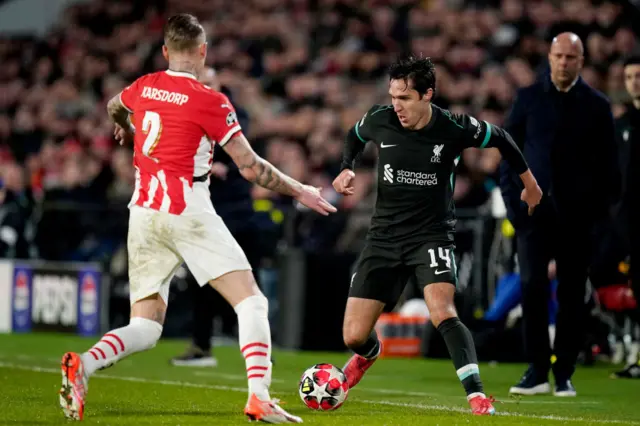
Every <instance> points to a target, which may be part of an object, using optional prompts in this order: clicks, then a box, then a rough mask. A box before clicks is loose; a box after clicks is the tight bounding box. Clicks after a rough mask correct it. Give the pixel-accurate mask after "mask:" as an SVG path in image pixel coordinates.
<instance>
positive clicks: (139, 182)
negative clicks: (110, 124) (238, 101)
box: [120, 70, 242, 215]
mask: <svg viewBox="0 0 640 426" xmlns="http://www.w3.org/2000/svg"><path fill="white" fill-rule="evenodd" d="M120 100H121V102H122V105H124V107H125V108H127V109H128V110H129V112H130V113H131V122H132V123H133V125H134V126H135V129H136V132H135V138H134V154H133V156H134V158H133V164H134V166H135V168H136V183H135V190H134V193H133V197H132V199H131V202H130V203H129V206H133V205H137V206H141V207H146V208H150V209H153V210H158V211H162V212H167V213H171V214H176V215H180V214H183V212H185V210H188V212H193V213H198V210H203V209H207V210H209V209H210V205H211V201H210V199H209V198H208V194H209V191H208V188H207V190H206V191H195V190H194V185H193V177H194V176H202V175H206V174H208V173H209V171H210V169H211V164H212V162H213V144H214V143H217V144H219V145H220V146H223V145H224V144H226V143H227V142H228V141H229V139H231V137H233V136H234V135H236V134H237V133H239V132H241V131H242V130H241V128H240V124H239V123H238V119H237V117H236V112H235V109H234V108H233V105H231V102H229V99H228V98H227V97H226V96H225V95H224V94H222V93H220V92H216V91H215V90H213V89H211V88H209V87H207V86H205V85H204V84H202V83H200V82H199V81H198V80H197V79H196V77H195V76H193V75H192V74H189V73H184V72H175V71H170V70H168V71H162V72H156V73H152V74H147V75H144V76H142V77H140V78H139V79H137V80H136V81H134V82H133V83H132V84H131V85H130V86H128V87H127V88H125V89H124V90H123V91H122V93H121V96H120ZM203 197H206V198H207V199H206V200H204V199H203Z"/></svg>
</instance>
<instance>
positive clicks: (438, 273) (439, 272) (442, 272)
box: [436, 269, 451, 275]
mask: <svg viewBox="0 0 640 426" xmlns="http://www.w3.org/2000/svg"><path fill="white" fill-rule="evenodd" d="M450 270H451V269H446V270H444V271H436V275H440V274H444V273H445V272H449V271H450Z"/></svg>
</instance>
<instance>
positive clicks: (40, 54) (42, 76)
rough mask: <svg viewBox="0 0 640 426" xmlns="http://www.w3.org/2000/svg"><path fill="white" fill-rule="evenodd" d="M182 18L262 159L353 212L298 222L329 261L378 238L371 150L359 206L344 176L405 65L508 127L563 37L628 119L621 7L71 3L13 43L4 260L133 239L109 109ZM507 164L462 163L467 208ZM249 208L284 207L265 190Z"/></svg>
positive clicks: (361, 174)
mask: <svg viewBox="0 0 640 426" xmlns="http://www.w3.org/2000/svg"><path fill="white" fill-rule="evenodd" d="M175 12H190V13H193V14H195V15H197V16H198V18H199V19H200V20H201V21H202V22H203V23H204V26H205V29H206V31H207V33H208V36H209V55H208V58H207V62H208V65H210V66H212V67H213V68H214V69H215V70H216V77H217V80H218V82H219V84H220V85H221V87H222V88H223V90H224V91H226V92H227V93H229V95H230V96H231V98H232V101H233V103H234V104H235V105H236V106H237V108H238V109H239V110H242V113H243V114H244V115H245V117H247V123H248V125H247V126H246V131H245V133H246V134H247V137H248V138H249V140H250V141H252V143H253V144H254V147H255V149H256V150H257V151H258V152H259V153H260V154H262V155H263V156H265V157H266V158H267V159H268V160H269V161H271V162H272V163H274V164H275V165H276V166H278V167H279V168H281V170H283V171H284V172H285V173H288V174H290V175H292V176H294V177H295V178H297V179H299V180H302V181H304V182H307V183H310V184H313V185H315V186H322V187H323V188H326V196H327V197H328V198H329V199H330V200H331V201H334V202H335V203H337V204H338V205H339V207H340V208H341V210H343V211H347V212H350V213H349V214H346V215H341V216H339V218H338V219H323V218H314V219H312V220H309V221H306V222H305V221H302V222H301V223H299V224H298V225H299V227H298V233H299V234H300V235H301V236H303V238H301V241H304V242H305V244H308V245H310V246H312V247H313V248H320V249H332V250H357V249H358V248H359V247H360V244H361V242H362V236H363V235H364V232H365V231H366V227H367V226H368V223H369V217H370V213H371V208H372V207H373V203H374V199H375V175H374V169H373V166H374V164H375V162H374V157H373V155H372V154H373V152H370V151H369V149H368V150H367V151H366V153H365V157H364V159H363V161H362V165H361V168H360V169H359V170H357V171H356V172H357V193H356V195H355V196H352V197H347V198H344V199H339V198H338V196H337V194H334V193H333V192H332V189H331V181H332V180H333V178H334V177H335V176H336V175H337V173H338V171H339V165H340V159H341V150H342V141H343V137H344V135H345V133H346V131H347V130H348V129H349V127H350V126H352V125H353V124H354V123H355V122H356V121H357V120H358V119H359V118H360V117H361V116H362V114H363V113H364V112H365V111H366V110H367V109H368V108H369V107H370V106H371V105H372V104H374V103H388V95H387V88H388V87H387V79H386V78H385V71H386V67H387V65H388V64H389V63H390V61H392V60H393V59H394V58H396V56H397V55H399V54H401V53H403V52H413V53H414V54H418V55H423V56H429V57H431V58H433V60H434V61H435V63H436V64H437V86H436V87H437V91H436V98H435V103H436V104H438V105H440V106H443V107H446V108H450V109H451V110H452V111H454V112H468V113H472V114H474V115H475V116H476V117H477V118H479V119H483V120H487V121H489V122H492V123H495V124H498V125H500V124H502V122H503V119H504V116H505V113H506V112H507V110H508V108H509V107H510V105H511V102H512V100H513V97H514V93H515V90H516V89H517V88H519V87H523V86H526V85H529V84H531V83H532V82H533V81H534V80H535V79H536V78H537V77H538V76H539V75H540V73H541V72H542V71H544V69H545V67H546V66H547V65H546V64H547V61H546V54H547V52H548V47H549V42H550V40H551V38H552V37H553V36H554V35H556V34H558V33H559V32H562V31H573V32H575V33H577V34H578V35H579V36H580V37H581V38H582V40H583V41H584V43H585V46H586V50H587V51H586V52H585V57H586V66H585V69H584V71H583V78H584V79H585V80H586V81H587V82H588V83H589V84H590V85H592V86H593V87H595V88H597V89H598V90H601V91H602V92H604V93H605V94H606V95H607V96H608V97H609V99H610V100H611V102H612V106H613V108H614V114H615V115H616V116H617V115H619V114H621V113H622V112H623V111H624V106H623V104H624V102H625V101H626V100H627V99H626V98H625V92H624V86H623V75H622V66H621V63H620V61H619V60H620V58H621V57H622V56H624V55H625V54H628V53H630V52H631V51H632V50H633V49H634V47H636V37H635V36H634V33H633V31H632V29H631V27H630V23H629V22H628V21H627V20H626V19H625V16H626V15H625V14H623V13H622V9H621V7H620V6H618V5H617V4H616V3H615V2H609V1H593V2H592V1H588V0H565V1H553V0H536V1H533V0H531V1H526V2H525V1H519V0H503V1H500V0H495V1H489V0H485V1H464V0H426V1H415V0H245V1H226V0H165V1H160V0H146V1H145V0H139V1H135V2H133V1H124V0H94V1H91V2H88V3H82V4H78V5H73V6H71V7H70V8H69V9H68V10H67V11H66V12H65V13H64V15H63V16H61V17H60V20H59V22H58V25H57V26H56V27H55V28H53V29H52V30H51V31H50V32H49V33H48V34H47V35H46V37H43V38H34V37H26V36H21V37H11V36H2V35H0V63H2V67H0V180H1V182H2V183H1V185H0V187H1V188H2V189H0V203H2V209H1V210H0V212H2V213H0V256H14V257H40V258H45V259H55V260H60V259H67V260H69V259H73V260H79V259H80V260H89V259H93V258H95V257H96V256H100V255H103V254H105V253H107V254H108V253H110V252H112V251H113V250H114V249H115V248H116V247H117V246H118V245H119V244H122V243H123V241H124V235H125V234H124V233H125V232H126V213H123V211H126V209H125V208H124V206H125V205H126V202H127V201H128V199H129V197H130V195H131V193H132V190H133V179H134V176H133V168H132V165H131V150H130V148H129V147H120V146H118V145H117V144H116V143H115V142H114V140H113V137H112V131H113V127H112V125H111V123H110V122H109V120H108V117H107V113H106V107H105V106H106V102H107V101H108V100H109V99H110V98H111V97H112V96H113V95H115V94H117V93H118V92H119V91H120V90H121V89H122V88H124V87H125V86H126V85H127V84H128V83H130V82H132V81H133V80H134V79H135V78H137V77H138V76H140V75H142V74H144V73H148V72H153V71H157V70H162V69H165V68H166V64H165V61H164V59H163V57H162V54H161V46H162V26H163V24H164V20H165V18H166V17H167V16H169V15H171V14H173V13H175ZM499 161H500V155H499V153H497V152H496V151H495V150H492V149H490V150H485V151H480V150H473V149H470V150H467V151H466V152H465V153H464V156H463V161H462V162H461V164H460V166H459V171H458V176H457V181H456V187H455V199H456V202H457V206H458V207H461V208H463V207H475V206H479V205H482V204H483V203H485V202H486V200H487V198H488V196H489V193H490V191H491V189H492V188H493V187H494V186H495V184H494V182H495V175H496V170H497V166H498V163H499ZM251 197H253V199H254V200H267V201H270V202H272V203H275V204H279V205H283V206H284V207H286V203H287V201H286V200H281V199H279V198H278V197H277V196H276V195H275V194H273V193H270V192H269V191H267V190H264V189H262V188H257V187H256V188H253V189H251ZM78 206H81V207H82V208H81V209H80V210H79V209H78ZM86 211H92V212H93V213H92V214H87V213H86ZM83 212H84V213H83ZM116 218H119V220H117V219H116ZM122 218H124V222H122ZM327 220H328V221H331V222H326V221H327ZM274 221H276V222H278V220H276V219H275V218H274Z"/></svg>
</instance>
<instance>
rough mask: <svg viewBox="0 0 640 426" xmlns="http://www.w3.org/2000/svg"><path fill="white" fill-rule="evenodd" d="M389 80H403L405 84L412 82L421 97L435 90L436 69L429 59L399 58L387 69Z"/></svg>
mask: <svg viewBox="0 0 640 426" xmlns="http://www.w3.org/2000/svg"><path fill="white" fill-rule="evenodd" d="M389 80H404V82H405V83H406V84H409V82H412V83H413V88H414V89H415V90H416V91H417V92H418V94H419V95H420V97H422V96H423V95H424V94H425V93H427V90H428V89H433V90H434V91H435V90H436V67H435V65H433V62H432V61H431V58H416V57H415V56H409V57H404V58H399V59H398V60H397V61H396V62H394V63H393V64H391V66H390V67H389Z"/></svg>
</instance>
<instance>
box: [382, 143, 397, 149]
mask: <svg viewBox="0 0 640 426" xmlns="http://www.w3.org/2000/svg"><path fill="white" fill-rule="evenodd" d="M392 146H396V145H385V144H384V142H381V143H380V148H390V147H392Z"/></svg>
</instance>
